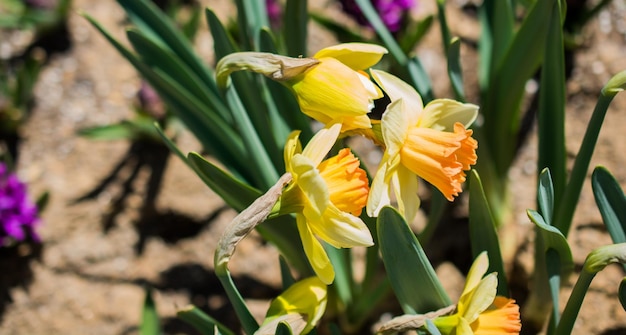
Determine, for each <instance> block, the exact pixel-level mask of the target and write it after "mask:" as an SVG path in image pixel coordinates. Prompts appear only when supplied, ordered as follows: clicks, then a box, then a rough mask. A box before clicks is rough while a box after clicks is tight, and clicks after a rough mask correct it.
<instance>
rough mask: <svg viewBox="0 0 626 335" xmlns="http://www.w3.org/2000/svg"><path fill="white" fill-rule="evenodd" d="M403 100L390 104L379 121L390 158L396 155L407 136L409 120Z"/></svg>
mask: <svg viewBox="0 0 626 335" xmlns="http://www.w3.org/2000/svg"><path fill="white" fill-rule="evenodd" d="M404 107H405V104H404V100H403V99H399V100H396V101H394V102H392V103H391V104H390V105H389V106H388V107H387V111H386V112H385V114H383V117H382V120H381V130H382V133H383V141H384V142H385V146H386V151H387V152H388V153H389V155H390V157H393V156H395V155H397V153H398V152H399V151H400V149H401V148H402V146H403V145H404V141H405V139H406V137H407V135H408V130H409V120H408V114H407V113H406V109H404Z"/></svg>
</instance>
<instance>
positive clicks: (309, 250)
mask: <svg viewBox="0 0 626 335" xmlns="http://www.w3.org/2000/svg"><path fill="white" fill-rule="evenodd" d="M340 130H341V125H340V124H334V125H332V126H331V127H329V128H324V129H322V130H320V131H319V132H318V133H317V134H315V136H313V138H312V139H311V141H310V142H309V143H308V145H307V146H306V147H305V148H304V150H302V147H301V145H300V141H299V140H298V135H299V132H297V131H295V132H293V133H291V135H290V136H289V138H288V140H287V144H286V145H285V153H284V155H285V168H286V170H287V172H290V173H291V174H292V177H293V181H292V182H291V183H290V184H289V185H288V186H287V188H286V189H285V190H284V192H283V195H282V197H281V200H280V214H285V213H296V222H297V225H298V231H299V233H300V238H301V239H302V244H303V246H304V251H305V253H306V255H307V257H308V259H309V262H310V263H311V266H312V267H313V270H314V271H315V273H316V274H317V276H319V277H320V279H321V280H322V281H323V282H324V283H326V284H330V283H332V282H333V280H334V278H335V272H334V270H333V267H332V265H331V263H330V260H329V259H328V255H327V254H326V251H324V248H323V247H322V244H321V243H320V242H319V241H318V240H317V238H316V236H317V237H319V238H320V239H322V240H324V241H326V242H327V243H328V244H330V245H332V246H334V247H336V248H350V247H355V246H370V245H372V244H373V240H372V236H371V234H370V232H369V230H368V229H367V226H366V225H365V223H363V221H361V219H359V218H358V215H359V214H360V213H361V210H362V209H363V207H365V204H366V201H367V194H368V192H369V187H368V180H367V175H366V173H365V171H363V170H362V169H360V168H359V160H358V159H357V158H356V157H355V156H354V155H353V154H352V153H351V152H350V150H349V149H343V150H341V151H340V152H339V154H337V155H336V156H334V157H331V158H329V159H327V160H325V161H322V160H323V159H324V157H325V156H326V154H328V151H330V149H331V148H332V146H333V144H334V143H335V141H336V139H337V137H338V136H339V132H340Z"/></svg>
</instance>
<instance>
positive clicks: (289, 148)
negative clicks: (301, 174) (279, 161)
mask: <svg viewBox="0 0 626 335" xmlns="http://www.w3.org/2000/svg"><path fill="white" fill-rule="evenodd" d="M299 136H300V131H299V130H294V131H292V132H291V134H289V137H287V141H286V143H285V150H284V153H283V158H284V159H285V165H286V166H285V169H286V170H287V172H291V171H292V168H291V158H292V157H293V156H294V155H295V154H296V153H300V152H302V146H301V144H300V140H299V139H298V137H299Z"/></svg>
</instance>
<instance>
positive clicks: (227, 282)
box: [216, 269, 259, 334]
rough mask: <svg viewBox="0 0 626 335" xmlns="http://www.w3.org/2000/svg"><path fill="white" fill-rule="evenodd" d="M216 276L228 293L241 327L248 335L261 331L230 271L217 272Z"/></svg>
mask: <svg viewBox="0 0 626 335" xmlns="http://www.w3.org/2000/svg"><path fill="white" fill-rule="evenodd" d="M216 274H217V279H219V281H220V283H222V286H223V287H224V290H225V291H226V295H227V296H228V300H229V301H230V304H231V305H232V307H233V309H234V310H235V314H236V315H237V318H238V319H239V322H241V327H242V328H243V330H244V331H245V333H246V334H254V332H256V330H257V329H259V324H258V323H257V322H256V320H255V319H254V316H252V313H250V310H249V309H248V306H246V303H245V301H244V300H243V297H242V296H241V294H240V293H239V290H238V289H237V286H235V283H234V282H233V278H232V277H231V276H230V272H229V271H228V269H225V270H224V272H221V271H216Z"/></svg>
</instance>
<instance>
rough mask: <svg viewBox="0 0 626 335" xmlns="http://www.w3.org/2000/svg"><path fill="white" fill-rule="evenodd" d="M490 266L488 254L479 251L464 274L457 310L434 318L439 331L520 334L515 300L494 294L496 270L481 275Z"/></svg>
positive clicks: (476, 334) (460, 334) (467, 334)
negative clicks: (463, 286) (466, 273)
mask: <svg viewBox="0 0 626 335" xmlns="http://www.w3.org/2000/svg"><path fill="white" fill-rule="evenodd" d="M488 267H489V259H488V258H487V253H485V252H483V253H482V254H480V255H479V256H478V257H477V258H476V260H475V261H474V264H472V267H471V268H470V271H469V273H468V275H467V280H466V282H465V288H464V289H463V293H462V294H461V298H460V299H459V303H458V305H457V308H456V312H455V313H454V314H452V315H448V316H441V317H438V318H436V319H435V320H433V322H434V324H435V326H437V328H438V329H439V330H440V331H441V333H442V334H455V335H506V334H519V332H520V330H521V328H522V325H521V322H520V314H519V306H518V305H517V304H515V300H512V299H508V298H505V297H501V296H496V291H497V289H498V277H497V274H496V273H490V274H488V275H487V276H485V277H484V278H483V276H484V274H485V273H486V272H487V268H488Z"/></svg>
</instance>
